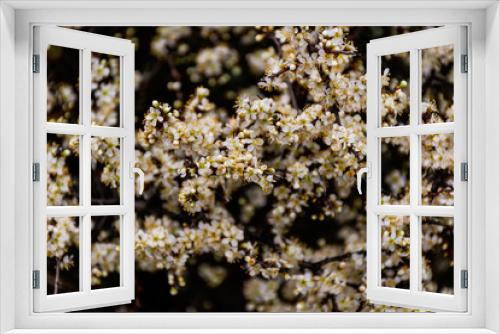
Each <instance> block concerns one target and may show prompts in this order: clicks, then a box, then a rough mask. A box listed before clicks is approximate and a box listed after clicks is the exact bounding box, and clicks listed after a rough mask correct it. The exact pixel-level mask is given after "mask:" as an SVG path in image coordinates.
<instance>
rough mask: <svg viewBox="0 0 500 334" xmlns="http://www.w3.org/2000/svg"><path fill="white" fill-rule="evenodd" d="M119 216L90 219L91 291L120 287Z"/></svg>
mask: <svg viewBox="0 0 500 334" xmlns="http://www.w3.org/2000/svg"><path fill="white" fill-rule="evenodd" d="M120 224H121V219H120V216H99V217H92V289H102V288H112V287H118V286H120Z"/></svg>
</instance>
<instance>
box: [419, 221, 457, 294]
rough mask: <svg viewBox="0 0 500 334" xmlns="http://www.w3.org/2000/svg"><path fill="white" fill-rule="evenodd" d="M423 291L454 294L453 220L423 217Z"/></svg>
mask: <svg viewBox="0 0 500 334" xmlns="http://www.w3.org/2000/svg"><path fill="white" fill-rule="evenodd" d="M422 265H423V268H422V269H423V270H422V290H423V291H428V292H439V293H446V294H453V218H449V217H422Z"/></svg>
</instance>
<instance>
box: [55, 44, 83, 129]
mask: <svg viewBox="0 0 500 334" xmlns="http://www.w3.org/2000/svg"><path fill="white" fill-rule="evenodd" d="M79 78H80V50H78V49H70V48H64V47H60V46H54V45H49V47H48V49H47V121H48V122H57V123H73V124H75V123H79V121H80V117H79V114H80V113H79V109H80V108H79V107H80V106H79V95H80V93H79Z"/></svg>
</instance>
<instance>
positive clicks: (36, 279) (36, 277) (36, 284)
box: [33, 270, 40, 289]
mask: <svg viewBox="0 0 500 334" xmlns="http://www.w3.org/2000/svg"><path fill="white" fill-rule="evenodd" d="M33 289H40V270H33Z"/></svg>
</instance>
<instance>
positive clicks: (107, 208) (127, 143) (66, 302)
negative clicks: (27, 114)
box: [33, 26, 135, 312]
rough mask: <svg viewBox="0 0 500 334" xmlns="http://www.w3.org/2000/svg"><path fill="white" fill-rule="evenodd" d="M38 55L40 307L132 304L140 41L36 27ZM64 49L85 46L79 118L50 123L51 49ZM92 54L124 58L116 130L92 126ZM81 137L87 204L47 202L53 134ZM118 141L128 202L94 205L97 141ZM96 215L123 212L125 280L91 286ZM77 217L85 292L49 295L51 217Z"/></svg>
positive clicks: (82, 190)
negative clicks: (49, 139) (93, 160)
mask: <svg viewBox="0 0 500 334" xmlns="http://www.w3.org/2000/svg"><path fill="white" fill-rule="evenodd" d="M33 42H34V43H33V48H34V49H33V52H34V54H36V55H37V56H38V57H39V63H38V67H39V68H38V73H34V74H33V95H34V104H33V110H34V123H33V126H34V140H33V145H34V147H33V153H34V163H36V164H38V166H39V168H38V171H37V174H38V177H39V180H38V181H36V182H34V184H33V195H34V201H33V203H34V207H33V210H34V216H33V222H34V224H33V225H34V228H33V242H34V254H33V269H34V271H35V272H36V273H37V275H39V276H38V278H37V281H38V282H37V283H38V287H37V288H36V289H34V291H33V293H34V303H33V308H34V311H35V312H48V311H75V310H83V309H87V308H95V307H96V305H100V306H110V305H117V304H126V303H130V301H131V300H132V299H134V290H135V286H134V277H135V273H134V265H135V261H134V256H135V250H134V238H135V218H134V216H135V201H134V199H135V197H134V173H133V172H132V169H133V163H134V160H135V129H134V127H135V115H134V109H135V108H134V87H135V85H134V77H135V70H134V45H133V44H132V43H131V41H129V40H126V39H120V38H115V37H109V36H103V35H97V34H91V33H86V32H81V31H76V30H72V29H68V28H60V27H53V26H36V27H34V36H33ZM49 46H60V47H64V48H71V49H74V50H78V54H79V72H80V76H79V80H80V85H79V86H80V90H79V102H80V104H79V106H78V111H79V123H78V124H70V123H55V122H47V103H46V101H47V71H48V69H47V67H48V64H47V49H48V47H49ZM92 52H97V53H101V54H106V55H113V56H116V57H119V64H120V65H119V66H120V72H119V73H120V79H119V81H120V94H119V96H120V103H119V110H118V113H119V120H120V124H118V126H116V127H108V126H96V125H92V124H91V123H92V122H91V103H92V101H91V84H92V83H91V81H92V78H91V75H92V74H91V56H92ZM48 134H63V135H77V136H79V143H80V145H79V146H80V148H79V149H80V153H79V173H80V178H79V196H78V199H79V204H78V205H74V206H48V205H47V158H46V157H47V148H46V146H47V135H48ZM93 137H96V138H115V139H118V140H119V142H120V148H119V150H120V153H119V154H120V168H119V172H120V187H119V189H118V191H119V194H120V203H119V204H117V205H92V203H91V202H92V201H91V189H90V185H91V140H92V138H93ZM94 216H119V217H120V223H119V224H120V226H119V238H120V258H119V261H120V265H119V268H120V271H119V276H120V282H119V283H120V285H119V286H118V287H110V288H104V289H92V288H91V276H92V274H91V257H92V254H91V247H92V241H91V219H92V217H94ZM57 217H74V218H75V219H78V223H79V227H80V228H79V232H80V233H79V239H80V242H79V255H78V256H79V264H80V265H79V268H78V273H79V291H76V292H68V293H60V294H53V295H48V294H47V255H46V254H47V219H50V218H57Z"/></svg>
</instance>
